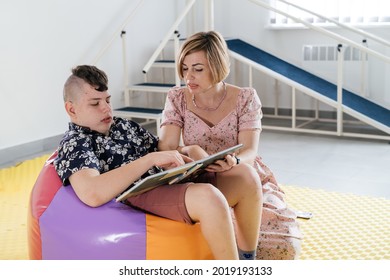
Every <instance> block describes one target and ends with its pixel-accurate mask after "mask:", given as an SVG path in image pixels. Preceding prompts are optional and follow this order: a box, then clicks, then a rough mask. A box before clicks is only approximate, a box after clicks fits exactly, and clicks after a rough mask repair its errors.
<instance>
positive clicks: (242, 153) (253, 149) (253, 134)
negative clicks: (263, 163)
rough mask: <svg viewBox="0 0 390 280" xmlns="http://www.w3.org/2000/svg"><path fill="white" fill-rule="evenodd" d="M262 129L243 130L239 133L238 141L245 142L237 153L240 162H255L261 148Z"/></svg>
mask: <svg viewBox="0 0 390 280" xmlns="http://www.w3.org/2000/svg"><path fill="white" fill-rule="evenodd" d="M259 141H260V130H259V129H253V130H252V129H251V130H243V131H240V132H239V133H238V143H242V144H244V146H243V147H242V148H241V149H240V150H239V153H238V154H237V155H236V156H237V157H238V158H240V162H246V163H249V164H251V165H252V164H253V162H254V160H255V158H256V156H257V154H258V149H259Z"/></svg>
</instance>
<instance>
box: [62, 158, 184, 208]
mask: <svg viewBox="0 0 390 280" xmlns="http://www.w3.org/2000/svg"><path fill="white" fill-rule="evenodd" d="M189 161H191V160H190V159H189V158H188V157H185V156H183V155H180V153H179V152H177V151H165V152H154V153H150V154H147V155H145V156H143V157H141V158H139V159H137V160H135V161H133V162H130V163H128V164H126V165H123V166H121V167H118V168H116V169H113V170H111V171H108V172H106V173H103V174H100V173H99V172H98V171H97V170H95V169H91V168H86V169H81V170H79V171H77V172H76V173H74V174H73V175H71V176H70V177H69V181H70V183H71V184H72V187H73V189H74V191H75V192H76V194H77V196H78V197H79V198H80V200H81V201H83V202H84V203H85V204H87V205H89V206H91V207H97V206H100V205H102V204H104V203H107V202H108V201H110V200H112V199H113V198H115V197H116V196H117V195H118V194H119V193H121V192H123V191H124V190H125V189H126V188H127V187H129V186H130V185H131V184H132V183H134V181H136V180H137V179H139V178H140V177H141V176H142V175H143V174H144V173H145V172H147V171H148V170H149V169H150V168H151V167H152V166H159V167H162V168H166V169H169V168H173V167H176V166H180V165H183V164H185V163H186V162H189Z"/></svg>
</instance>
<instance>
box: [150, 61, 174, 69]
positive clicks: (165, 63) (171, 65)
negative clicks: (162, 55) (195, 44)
mask: <svg viewBox="0 0 390 280" xmlns="http://www.w3.org/2000/svg"><path fill="white" fill-rule="evenodd" d="M152 67H158V68H175V67H176V64H175V61H174V60H156V61H155V62H154V63H153V64H152Z"/></svg>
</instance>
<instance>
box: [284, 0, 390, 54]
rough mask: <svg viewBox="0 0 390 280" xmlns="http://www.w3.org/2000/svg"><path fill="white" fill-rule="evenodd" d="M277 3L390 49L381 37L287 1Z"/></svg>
mask: <svg viewBox="0 0 390 280" xmlns="http://www.w3.org/2000/svg"><path fill="white" fill-rule="evenodd" d="M277 1H279V2H282V3H285V4H287V5H290V6H293V7H294V8H297V9H299V10H301V11H304V12H307V13H309V14H312V15H314V16H316V17H318V18H321V19H324V20H326V21H329V22H332V23H334V24H336V25H338V26H340V27H342V28H345V29H347V30H349V31H352V32H355V33H358V34H360V35H363V36H365V37H366V38H370V39H372V40H374V41H377V42H379V43H381V44H383V45H386V46H388V47H390V42H389V41H386V40H385V39H383V38H381V37H378V36H375V35H374V34H371V33H368V32H366V31H364V30H361V29H358V28H355V27H353V26H350V25H348V24H344V23H342V22H339V21H337V20H335V19H333V18H329V17H326V16H323V15H321V14H318V13H316V12H313V11H311V10H308V9H305V8H303V7H300V6H298V5H296V4H294V3H290V2H288V1H285V0H277Z"/></svg>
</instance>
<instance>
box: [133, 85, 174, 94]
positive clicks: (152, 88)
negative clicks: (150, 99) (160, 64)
mask: <svg viewBox="0 0 390 280" xmlns="http://www.w3.org/2000/svg"><path fill="white" fill-rule="evenodd" d="M174 86H175V84H161V83H140V84H134V85H131V86H129V87H128V88H127V89H128V90H130V91H146V92H162V93H167V92H168V90H169V89H171V88H172V87H174Z"/></svg>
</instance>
